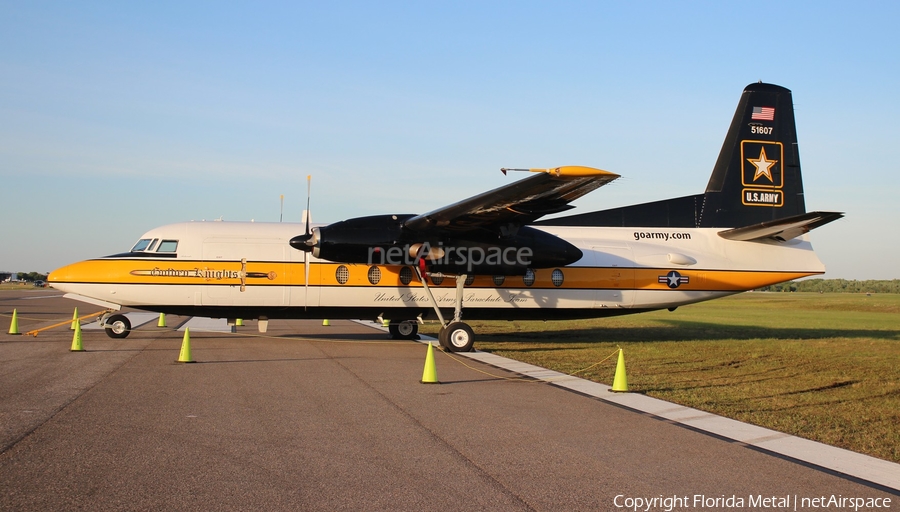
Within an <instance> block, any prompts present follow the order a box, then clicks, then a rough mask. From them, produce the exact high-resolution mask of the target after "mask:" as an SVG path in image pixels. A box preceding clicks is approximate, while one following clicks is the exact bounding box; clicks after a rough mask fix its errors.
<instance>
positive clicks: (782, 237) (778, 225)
mask: <svg viewBox="0 0 900 512" xmlns="http://www.w3.org/2000/svg"><path fill="white" fill-rule="evenodd" d="M843 216H844V214H843V213H841V212H809V213H803V214H800V215H794V216H793V217H785V218H783V219H778V220H773V221H767V222H760V223H759V224H753V225H752V226H745V227H742V228H734V229H726V230H725V231H719V236H721V237H722V238H725V239H728V240H738V241H751V240H762V239H765V238H770V239H772V240H778V241H781V242H784V241H787V240H791V239H792V238H797V237H798V236H800V235H803V234H804V233H809V232H810V231H812V230H813V229H816V228H817V227H819V226H824V225H825V224H828V223H829V222H831V221H834V220H838V219H840V218H841V217H843Z"/></svg>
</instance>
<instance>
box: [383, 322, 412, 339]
mask: <svg viewBox="0 0 900 512" xmlns="http://www.w3.org/2000/svg"><path fill="white" fill-rule="evenodd" d="M388 332H390V333H391V338H393V339H395V340H413V339H416V335H417V334H418V333H419V325H418V324H417V323H415V322H413V321H410V320H403V321H402V322H391V323H390V324H388Z"/></svg>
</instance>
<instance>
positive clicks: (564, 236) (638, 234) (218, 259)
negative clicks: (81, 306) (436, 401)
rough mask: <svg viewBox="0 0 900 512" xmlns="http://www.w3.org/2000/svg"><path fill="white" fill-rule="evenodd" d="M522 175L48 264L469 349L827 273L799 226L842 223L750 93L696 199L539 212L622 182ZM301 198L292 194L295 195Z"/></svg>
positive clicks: (788, 119)
mask: <svg viewBox="0 0 900 512" xmlns="http://www.w3.org/2000/svg"><path fill="white" fill-rule="evenodd" d="M502 171H503V172H504V174H506V173H507V172H510V171H524V172H528V176H527V177H525V178H523V179H520V180H518V181H514V182H512V183H509V184H507V185H504V186H501V187H499V188H496V189H494V190H490V191H487V192H484V193H482V194H478V195H475V196H473V197H470V198H468V199H464V200H462V201H459V202H456V203H453V204H450V205H448V206H444V207H441V208H438V209H435V210H433V211H430V212H427V213H423V214H387V215H377V216H370V217H359V218H353V219H348V220H344V221H340V222H336V223H333V224H327V225H316V226H314V227H313V226H311V225H310V222H309V216H308V206H307V216H306V222H305V223H303V222H301V223H262V222H224V221H211V222H205V221H204V222H185V223H178V224H171V225H167V226H162V227H158V228H155V229H152V230H150V231H148V232H147V233H145V234H144V235H143V236H141V237H140V239H139V241H138V242H137V243H136V244H135V245H134V246H133V247H132V248H131V249H130V250H129V251H127V252H123V253H120V254H114V255H111V256H106V257H102V258H95V259H90V260H86V261H82V262H78V263H74V264H71V265H68V266H65V267H62V268H60V269H57V270H55V271H53V272H52V273H51V274H50V276H49V282H50V284H51V285H52V286H53V287H54V288H56V289H59V290H62V291H64V292H66V295H65V296H66V297H69V298H73V299H77V300H80V301H83V302H87V303H90V304H95V305H99V306H101V307H105V308H108V311H107V312H106V313H105V314H104V315H103V316H102V317H101V319H100V322H101V326H102V327H104V328H105V329H106V332H107V334H108V335H109V336H111V337H113V338H124V337H125V336H127V335H128V333H129V331H130V330H131V325H130V321H129V320H128V318H127V317H126V316H125V315H122V314H120V313H118V311H120V310H121V309H122V308H123V307H128V308H134V309H140V310H147V311H153V312H159V313H166V314H174V315H187V316H201V317H212V318H226V319H228V321H229V323H232V324H233V322H234V321H235V320H236V319H255V320H258V328H259V330H260V332H265V331H266V329H267V326H268V321H269V320H270V319H300V318H331V319H337V318H343V319H373V320H374V319H378V320H380V321H383V319H385V318H387V319H389V331H390V334H391V335H392V336H393V337H394V338H400V339H414V338H416V337H417V333H418V325H419V324H420V323H422V322H424V321H425V320H431V319H436V320H437V321H438V322H440V325H441V329H440V334H439V336H438V341H439V343H440V345H441V346H443V347H444V348H445V349H447V350H449V351H453V352H460V351H470V350H472V349H473V344H474V339H475V335H474V332H473V330H472V328H471V327H470V326H469V325H468V324H467V323H465V322H464V321H463V316H465V318H466V319H467V320H468V319H477V320H482V319H487V320H493V319H505V320H516V319H529V320H538V319H542V320H567V319H581V318H593V317H606V316H612V315H624V314H631V313H640V312H646V311H653V310H660V309H669V310H675V308H677V307H679V306H683V305H686V304H691V303H696V302H700V301H705V300H710V299H715V298H719V297H724V296H728V295H732V294H736V293H740V292H744V291H748V290H753V289H756V288H760V287H764V286H767V285H772V284H776V283H780V282H785V281H790V280H794V279H798V278H802V277H806V276H811V275H816V274H821V273H824V271H825V267H824V265H823V264H822V262H821V261H820V260H819V259H818V257H817V256H816V254H815V253H814V251H813V248H812V245H811V244H810V241H809V235H808V232H809V231H811V230H812V229H815V228H817V227H820V226H822V225H825V224H827V223H829V222H832V221H834V220H837V219H839V218H841V217H843V215H844V214H843V213H842V212H828V211H814V212H807V211H806V206H805V201H804V195H803V183H802V180H801V173H800V159H799V153H798V146H797V134H796V126H795V121H794V110H793V102H792V96H791V91H790V90H788V89H786V88H784V87H780V86H777V85H772V84H765V83H761V82H760V83H753V84H750V85H748V86H747V87H746V88H745V89H744V91H743V93H742V95H741V98H740V102H739V104H738V107H737V110H736V111H735V114H734V118H733V120H732V123H731V126H730V128H729V129H728V132H727V135H726V137H725V141H724V144H723V145H722V149H721V152H720V153H719V157H718V160H717V161H716V163H715V166H714V168H713V172H712V176H711V177H710V179H709V182H708V184H707V186H706V191H705V192H704V193H702V194H696V195H689V196H684V197H676V198H671V199H664V200H660V201H654V202H649V203H643V204H636V205H631V206H625V207H619V208H613V209H607V210H601V211H595V212H590V213H582V214H576V215H566V216H561V217H556V218H543V217H545V216H547V215H551V214H558V213H561V212H565V211H567V210H570V209H572V208H573V206H572V205H571V204H570V203H571V202H572V201H574V200H575V199H578V198H579V197H582V196H583V195H585V194H587V193H589V192H591V191H593V190H595V189H597V188H599V187H601V186H603V185H606V184H608V183H610V182H612V181H613V180H615V179H616V178H618V177H619V175H617V174H615V173H612V172H609V171H604V170H600V169H595V168H591V167H583V166H562V167H557V168H552V169H502ZM308 202H309V195H307V203H308Z"/></svg>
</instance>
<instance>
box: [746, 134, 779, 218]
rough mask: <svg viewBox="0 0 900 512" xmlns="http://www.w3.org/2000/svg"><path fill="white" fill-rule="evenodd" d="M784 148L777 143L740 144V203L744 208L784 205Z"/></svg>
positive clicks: (752, 142) (750, 141)
mask: <svg viewBox="0 0 900 512" xmlns="http://www.w3.org/2000/svg"><path fill="white" fill-rule="evenodd" d="M783 162H784V146H783V145H782V144H781V143H780V142H768V141H761V140H742V141H741V166H742V172H741V184H742V185H743V186H744V188H743V190H742V191H741V202H742V203H743V204H744V205H746V206H776V207H780V206H783V205H784V192H783V191H782V190H781V189H782V188H783V187H784V174H783V172H782V169H783Z"/></svg>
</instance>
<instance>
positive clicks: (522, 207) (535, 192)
mask: <svg viewBox="0 0 900 512" xmlns="http://www.w3.org/2000/svg"><path fill="white" fill-rule="evenodd" d="M507 170H527V171H530V172H534V173H537V174H536V175H534V176H530V177H528V178H525V179H523V180H519V181H516V182H514V183H510V184H509V185H504V186H502V187H499V188H496V189H494V190H490V191H488V192H484V193H482V194H478V195H477V196H473V197H470V198H468V199H464V200H462V201H460V202H458V203H454V204H451V205H449V206H444V207H443V208H438V209H437V210H434V211H431V212H428V213H424V214H422V215H416V216H415V217H411V218H410V219H408V220H407V221H406V222H405V223H404V226H405V227H406V228H408V229H411V230H413V231H425V230H429V229H435V228H437V229H441V230H445V231H451V232H460V231H471V230H474V229H480V228H485V229H492V228H493V229H499V230H500V231H503V230H504V229H506V228H512V229H513V230H514V229H515V227H518V226H522V225H524V224H528V223H530V222H532V221H534V220H536V219H538V218H540V217H542V216H544V215H548V214H551V213H557V212H562V211H565V210H568V209H570V208H574V207H573V206H571V205H570V204H569V203H571V202H572V201H574V200H575V199H578V198H579V197H581V196H583V195H585V194H587V193H588V192H591V191H592V190H596V189H597V188H599V187H601V186H603V185H606V184H607V183H609V182H611V181H613V180H615V179H616V178H618V177H619V175H618V174H614V173H611V172H608V171H603V170H600V169H593V168H591V167H581V166H565V167H557V168H554V169H502V171H503V173H504V174H506V171H507Z"/></svg>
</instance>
